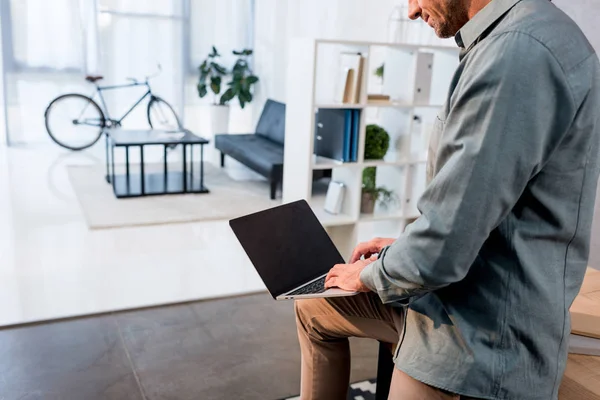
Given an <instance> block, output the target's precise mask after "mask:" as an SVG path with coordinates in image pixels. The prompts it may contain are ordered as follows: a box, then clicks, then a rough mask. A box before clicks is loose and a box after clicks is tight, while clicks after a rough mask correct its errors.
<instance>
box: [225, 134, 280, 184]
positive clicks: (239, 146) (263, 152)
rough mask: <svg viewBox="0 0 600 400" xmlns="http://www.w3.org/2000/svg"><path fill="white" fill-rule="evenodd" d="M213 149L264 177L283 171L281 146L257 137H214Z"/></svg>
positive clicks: (251, 135)
mask: <svg viewBox="0 0 600 400" xmlns="http://www.w3.org/2000/svg"><path fill="white" fill-rule="evenodd" d="M215 147H216V148H217V149H218V150H219V151H221V152H223V153H225V154H227V155H228V156H230V157H232V158H234V159H236V160H238V161H239V162H241V163H242V164H244V165H247V166H248V167H250V168H251V169H253V170H255V171H256V172H258V173H259V174H261V175H263V176H265V177H271V176H272V174H281V171H282V170H283V146H281V145H280V144H278V143H275V142H273V141H271V140H269V139H266V138H264V137H261V136H259V135H253V134H250V135H216V136H215Z"/></svg>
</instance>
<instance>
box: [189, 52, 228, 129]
mask: <svg viewBox="0 0 600 400" xmlns="http://www.w3.org/2000/svg"><path fill="white" fill-rule="evenodd" d="M219 57H221V55H220V54H219V52H218V51H217V49H216V47H215V46H213V48H212V51H211V53H210V54H209V55H208V56H207V57H206V59H205V60H204V61H203V62H202V64H200V67H198V70H199V71H200V77H199V79H198V85H197V88H198V96H200V98H204V97H205V96H207V95H208V94H209V92H212V95H213V102H212V105H211V108H210V111H209V112H210V125H211V131H212V133H213V134H216V133H225V132H227V131H228V130H229V106H227V104H226V103H225V102H223V97H222V96H221V98H220V99H219V95H220V94H221V90H222V87H223V78H224V77H225V76H226V75H227V69H226V68H225V67H224V66H223V65H221V64H219V62H218V58H219Z"/></svg>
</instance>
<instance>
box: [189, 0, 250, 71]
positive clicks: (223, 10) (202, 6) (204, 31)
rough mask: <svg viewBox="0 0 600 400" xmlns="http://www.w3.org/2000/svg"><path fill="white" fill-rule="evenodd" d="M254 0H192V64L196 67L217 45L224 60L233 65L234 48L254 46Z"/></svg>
mask: <svg viewBox="0 0 600 400" xmlns="http://www.w3.org/2000/svg"><path fill="white" fill-rule="evenodd" d="M252 4H253V1H252V0H191V17H190V31H191V38H190V41H191V48H190V61H191V63H192V65H191V67H192V68H193V69H196V68H197V67H198V66H199V65H200V64H201V63H202V61H203V60H204V59H205V58H206V56H207V55H208V53H209V52H210V51H211V48H212V46H213V45H214V46H216V47H217V49H218V50H219V52H220V53H221V55H222V56H223V57H222V58H221V60H220V61H221V63H222V64H224V65H225V66H226V67H227V68H231V67H232V66H233V63H234V62H235V61H234V60H235V56H234V55H233V54H231V52H232V50H241V49H244V48H251V47H252V46H253V43H252V42H253V38H252V29H253V25H252V22H253V21H252Z"/></svg>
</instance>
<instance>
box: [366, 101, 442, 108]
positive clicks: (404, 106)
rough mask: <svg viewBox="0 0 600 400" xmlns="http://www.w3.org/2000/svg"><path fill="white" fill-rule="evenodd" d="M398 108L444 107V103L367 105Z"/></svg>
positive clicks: (381, 103)
mask: <svg viewBox="0 0 600 400" xmlns="http://www.w3.org/2000/svg"><path fill="white" fill-rule="evenodd" d="M366 107H369V108H397V109H401V110H406V109H412V108H442V107H443V105H437V104H411V103H392V102H390V103H385V102H372V103H369V102H367V104H366V105H365V108H366Z"/></svg>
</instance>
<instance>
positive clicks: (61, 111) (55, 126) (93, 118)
mask: <svg viewBox="0 0 600 400" xmlns="http://www.w3.org/2000/svg"><path fill="white" fill-rule="evenodd" d="M158 69H159V72H157V73H156V74H154V75H151V76H146V77H145V79H144V81H138V80H137V79H135V78H127V80H129V81H131V83H127V84H123V85H114V86H100V85H99V84H98V83H97V82H98V81H100V80H102V79H104V77H103V76H100V75H88V76H86V77H85V80H86V81H88V82H90V83H92V84H93V85H94V86H95V87H96V91H95V93H94V94H93V95H92V96H91V97H89V96H86V95H83V94H80V93H68V94H63V95H61V96H58V97H57V98H55V99H54V100H52V101H51V102H50V104H49V105H48V107H47V108H46V111H45V113H44V118H45V123H46V130H47V131H48V135H50V138H51V139H52V140H53V141H54V142H55V143H56V144H58V145H59V146H62V147H64V148H66V149H69V150H83V149H87V148H88V147H91V146H93V145H94V144H95V143H96V142H97V141H98V140H99V139H100V137H101V136H102V133H103V132H104V130H105V129H110V128H116V127H119V126H121V123H122V122H123V120H124V119H125V118H127V116H128V115H129V114H130V113H131V112H132V111H133V110H134V109H135V108H136V107H138V106H139V105H140V104H141V103H142V101H143V100H144V99H145V98H146V97H150V100H149V101H148V106H147V111H146V115H147V118H148V124H149V125H150V128H151V129H163V130H167V131H181V130H182V129H183V127H182V125H181V122H180V120H179V117H178V116H177V113H176V112H175V110H174V109H173V107H172V106H171V105H170V104H169V103H167V102H166V101H165V100H163V99H162V98H160V97H158V96H156V95H154V94H153V93H152V88H151V87H150V82H149V81H150V79H152V78H155V77H156V76H158V75H159V74H160V72H161V70H162V69H161V67H160V65H159V66H158ZM137 86H146V88H147V89H148V90H147V91H146V93H145V94H144V95H143V96H142V97H141V98H140V99H139V100H138V101H137V102H135V104H134V105H133V106H131V108H129V110H128V111H127V112H126V113H125V114H124V115H123V116H122V117H121V118H119V119H113V118H111V116H110V113H109V111H108V108H107V106H106V102H105V101H104V96H103V95H102V92H103V91H106V90H114V89H123V88H131V87H137ZM96 95H98V97H99V98H100V101H101V104H102V107H100V106H99V105H98V103H97V102H96V101H95V100H94V97H96Z"/></svg>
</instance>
